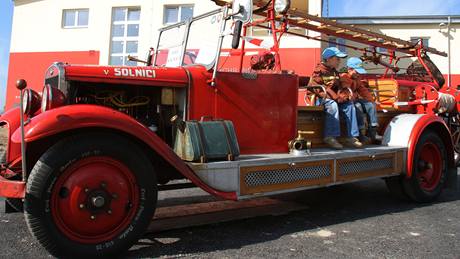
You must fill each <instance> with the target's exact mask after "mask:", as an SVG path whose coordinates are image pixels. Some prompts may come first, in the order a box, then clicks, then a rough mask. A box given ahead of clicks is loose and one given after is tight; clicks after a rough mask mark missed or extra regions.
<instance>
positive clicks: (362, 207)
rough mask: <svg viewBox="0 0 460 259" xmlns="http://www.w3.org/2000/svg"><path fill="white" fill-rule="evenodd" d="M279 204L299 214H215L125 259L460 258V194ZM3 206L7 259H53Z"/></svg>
mask: <svg viewBox="0 0 460 259" xmlns="http://www.w3.org/2000/svg"><path fill="white" fill-rule="evenodd" d="M459 184H460V180H459ZM275 199H279V200H280V201H283V202H289V203H290V204H292V203H294V204H298V205H299V209H297V210H293V211H291V212H289V213H282V212H281V213H280V212H279V211H278V210H277V208H276V206H275V207H271V209H270V210H272V211H268V212H267V211H264V214H263V215H257V216H252V214H251V215H249V214H248V215H246V216H247V218H246V219H234V220H230V221H229V222H221V223H218V222H215V221H213V220H212V219H210V218H209V215H208V217H207V218H205V219H203V220H204V222H203V223H202V224H203V225H201V226H194V227H180V228H179V229H173V230H166V231H161V232H154V233H148V234H146V235H145V236H144V237H143V238H142V239H141V240H139V242H138V243H137V244H136V245H135V246H134V247H132V248H131V249H130V250H129V251H128V252H127V253H126V254H125V255H123V257H125V258H158V257H161V258H178V257H187V258H189V257H194V258H460V190H457V191H452V190H446V191H444V193H443V194H442V195H441V197H440V199H439V200H438V201H437V202H435V203H432V204H415V203H410V202H404V201H399V200H397V199H395V198H393V197H392V196H391V195H390V194H389V192H388V191H387V189H386V187H385V184H384V182H383V181H382V180H379V179H378V180H372V181H368V182H364V183H353V184H346V185H341V186H335V187H330V188H323V189H318V190H311V191H303V192H298V193H295V194H289V195H283V196H276V197H275ZM214 201H215V199H214V198H213V197H210V196H209V195H207V194H206V193H204V192H202V191H201V190H199V189H197V188H193V189H187V190H180V191H167V192H162V193H161V194H160V205H161V206H166V205H182V204H188V203H194V204H196V203H203V202H214ZM1 204H2V205H1V206H0V211H1V213H0V230H1V231H0V238H1V242H0V251H1V254H0V257H2V258H12V257H16V258H50V257H51V256H50V255H48V254H47V252H46V251H45V250H44V249H42V248H41V247H40V245H39V244H38V243H37V242H35V240H34V239H33V238H32V237H31V235H30V234H29V232H28V230H27V227H26V225H25V223H24V218H23V215H22V214H19V213H14V214H4V213H3V211H4V209H3V202H1ZM241 213H243V214H244V213H245V212H244V211H243V212H241ZM241 213H240V214H241ZM248 213H249V212H248ZM251 213H252V212H251ZM280 214H281V215H280ZM184 221H186V218H185V219H184Z"/></svg>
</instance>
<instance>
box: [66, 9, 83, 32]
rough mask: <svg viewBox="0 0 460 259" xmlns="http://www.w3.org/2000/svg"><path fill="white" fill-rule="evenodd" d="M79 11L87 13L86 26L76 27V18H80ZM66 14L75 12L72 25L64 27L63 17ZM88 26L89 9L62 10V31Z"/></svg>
mask: <svg viewBox="0 0 460 259" xmlns="http://www.w3.org/2000/svg"><path fill="white" fill-rule="evenodd" d="M81 11H86V12H88V21H87V24H86V25H78V17H79V16H80V12H81ZM67 12H75V19H74V21H73V25H65V17H66V13H67ZM88 24H89V8H80V9H63V10H62V28H63V29H74V28H88Z"/></svg>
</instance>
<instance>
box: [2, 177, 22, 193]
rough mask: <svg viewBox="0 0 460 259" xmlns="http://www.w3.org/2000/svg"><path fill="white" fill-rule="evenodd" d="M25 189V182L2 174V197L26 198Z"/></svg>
mask: <svg viewBox="0 0 460 259" xmlns="http://www.w3.org/2000/svg"><path fill="white" fill-rule="evenodd" d="M25 189H26V183H25V182H20V181H10V180H7V179H5V178H3V177H2V176H0V197H5V198H24V197H25Z"/></svg>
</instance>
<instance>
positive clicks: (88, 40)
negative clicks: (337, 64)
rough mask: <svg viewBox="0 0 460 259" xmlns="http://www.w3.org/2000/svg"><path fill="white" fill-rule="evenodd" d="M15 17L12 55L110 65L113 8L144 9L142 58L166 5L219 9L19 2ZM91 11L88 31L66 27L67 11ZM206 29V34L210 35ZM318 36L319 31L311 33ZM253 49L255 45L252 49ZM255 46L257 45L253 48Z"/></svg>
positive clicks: (306, 43) (198, 3) (151, 0)
mask: <svg viewBox="0 0 460 259" xmlns="http://www.w3.org/2000/svg"><path fill="white" fill-rule="evenodd" d="M14 2H15V8H14V15H13V30H12V38H11V50H10V51H11V52H13V53H15V52H59V51H88V50H95V51H100V64H101V65H105V64H108V62H109V54H110V53H109V51H110V41H111V39H110V37H111V21H112V9H113V8H114V7H140V8H141V16H140V28H139V46H138V49H139V50H138V51H139V55H140V57H141V58H143V55H144V53H147V51H148V49H149V48H150V47H155V46H156V39H157V35H158V29H159V28H161V27H163V13H164V5H184V4H193V5H194V15H199V14H202V13H205V12H208V11H211V10H214V9H217V8H218V6H216V5H215V4H214V3H213V2H211V1H208V0H41V1H40V0H37V1H34V0H16V1H14ZM308 4H309V12H310V13H311V14H318V15H319V14H321V0H311V1H309V3H308ZM83 8H88V9H89V20H88V27H87V28H71V29H65V28H62V17H63V10H64V9H83ZM206 31H207V30H206V28H202V32H203V33H206ZM309 35H310V36H316V35H317V34H316V33H315V32H309ZM248 47H251V46H248ZM252 47H255V46H252ZM281 47H283V48H319V47H320V44H319V43H318V42H316V41H312V40H306V39H302V38H298V37H289V38H284V39H283V40H282V42H281Z"/></svg>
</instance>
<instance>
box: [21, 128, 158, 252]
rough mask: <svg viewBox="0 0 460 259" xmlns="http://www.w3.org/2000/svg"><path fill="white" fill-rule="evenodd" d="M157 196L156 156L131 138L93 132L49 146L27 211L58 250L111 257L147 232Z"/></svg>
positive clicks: (34, 175) (35, 173)
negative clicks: (145, 151) (153, 157)
mask: <svg viewBox="0 0 460 259" xmlns="http://www.w3.org/2000/svg"><path fill="white" fill-rule="evenodd" d="M156 201H157V181H156V175H155V172H154V169H153V167H152V163H151V161H150V160H149V159H148V158H147V156H146V155H145V154H144V151H143V150H142V149H141V148H139V147H138V146H137V145H136V144H134V143H133V142H131V141H129V140H128V139H126V138H124V137H121V136H119V135H116V134H110V133H88V134H82V135H77V136H74V137H71V138H68V139H64V140H62V141H60V142H58V143H57V144H55V145H54V146H52V147H51V148H50V149H49V150H47V151H46V152H45V153H44V154H43V155H42V156H41V157H40V159H39V160H38V162H37V163H36V164H35V166H34V167H33V169H32V172H31V173H30V176H29V180H28V182H27V190H26V197H25V199H24V214H25V218H26V222H27V225H28V227H29V230H30V231H31V233H32V235H34V236H35V238H36V239H37V240H38V241H39V243H40V244H41V245H42V246H43V247H44V248H45V249H47V250H48V251H49V252H50V253H51V254H53V255H54V256H56V257H58V258H61V257H66V258H67V257H72V258H83V257H91V258H92V257H111V256H115V255H117V256H118V255H119V254H120V253H123V252H124V251H126V250H127V249H129V247H130V246H132V245H133V244H134V243H135V242H136V241H137V240H138V239H139V238H140V237H141V236H142V234H143V233H144V231H145V229H146V228H147V226H148V225H149V223H150V222H151V220H152V217H153V214H154V212H155V206H156Z"/></svg>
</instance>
